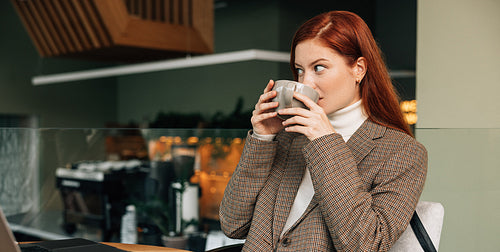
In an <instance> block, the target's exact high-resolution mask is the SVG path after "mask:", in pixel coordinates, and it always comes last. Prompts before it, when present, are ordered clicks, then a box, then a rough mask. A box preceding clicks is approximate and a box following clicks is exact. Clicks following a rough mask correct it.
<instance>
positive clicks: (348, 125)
mask: <svg viewBox="0 0 500 252" xmlns="http://www.w3.org/2000/svg"><path fill="white" fill-rule="evenodd" d="M367 118H368V117H367V116H366V115H365V113H364V110H363V106H362V104H361V100H359V101H357V102H355V103H353V104H351V105H349V106H347V107H345V108H343V109H340V110H338V111H335V112H333V113H332V114H329V115H328V119H329V120H330V123H331V124H332V125H333V128H334V129H335V131H337V133H339V134H340V135H341V136H342V138H344V141H346V142H347V141H348V140H349V138H350V137H351V136H352V134H354V132H356V130H358V128H359V127H360V126H361V124H363V122H364V121H365V120H366V119H367Z"/></svg>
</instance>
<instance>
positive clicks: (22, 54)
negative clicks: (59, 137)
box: [0, 1, 117, 127]
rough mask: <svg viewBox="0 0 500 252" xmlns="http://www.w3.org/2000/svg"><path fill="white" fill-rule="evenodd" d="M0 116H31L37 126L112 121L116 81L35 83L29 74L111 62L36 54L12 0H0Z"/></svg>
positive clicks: (114, 111)
mask: <svg viewBox="0 0 500 252" xmlns="http://www.w3.org/2000/svg"><path fill="white" fill-rule="evenodd" d="M0 34H2V38H1V39H0V55H1V56H0V114H22V115H35V116H37V117H38V118H39V120H40V123H39V125H40V127H103V125H105V123H106V122H113V121H116V113H117V106H116V104H117V102H116V99H117V98H116V79H114V78H109V79H97V80H92V81H82V82H69V83H62V84H56V85H46V86H33V85H32V84H31V77H32V76H34V75H42V74H48V73H55V72H64V71H74V70H83V69H92V68H96V67H102V66H106V65H109V64H105V63H97V62H85V61H78V60H69V59H44V58H40V57H39V55H38V53H37V51H36V49H35V47H34V45H33V44H32V43H31V40H30V39H29V36H28V33H27V32H26V30H25V29H24V26H23V24H22V23H21V20H20V18H19V17H18V16H17V13H16V12H15V10H14V7H13V6H12V3H11V2H10V1H0Z"/></svg>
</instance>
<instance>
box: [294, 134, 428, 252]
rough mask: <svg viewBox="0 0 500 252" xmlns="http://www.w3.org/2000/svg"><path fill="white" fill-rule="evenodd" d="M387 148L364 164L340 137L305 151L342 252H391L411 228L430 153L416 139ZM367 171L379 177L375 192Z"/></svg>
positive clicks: (321, 141)
mask: <svg viewBox="0 0 500 252" xmlns="http://www.w3.org/2000/svg"><path fill="white" fill-rule="evenodd" d="M396 142H397V141H396ZM387 145H390V148H389V147H387V146H385V145H384V144H382V145H379V144H377V145H376V146H375V148H374V149H373V150H372V151H371V152H370V153H369V154H368V155H367V156H366V157H365V158H364V160H362V161H361V162H360V164H357V163H356V161H355V160H354V157H353V155H352V153H351V150H350V149H349V147H348V146H347V144H346V143H345V142H344V141H343V140H342V138H341V136H340V135H339V134H332V135H327V136H323V137H321V138H318V139H315V140H314V141H312V142H311V143H309V144H308V145H307V146H306V147H305V148H304V150H303V151H304V155H305V157H306V162H307V166H308V167H309V170H310V173H311V178H312V181H313V186H314V189H315V192H316V193H317V194H318V195H317V196H319V206H320V209H321V212H322V215H323V217H324V219H325V221H326V224H327V226H328V228H329V232H330V235H331V237H332V240H333V244H334V246H335V248H336V250H337V251H388V250H389V249H390V247H391V246H392V244H394V243H395V242H396V240H397V239H398V238H399V236H400V235H401V233H402V232H403V231H404V230H405V229H406V227H407V226H408V223H409V220H410V218H411V216H412V214H413V212H414V210H415V207H416V205H417V202H418V199H419V197H420V194H421V192H422V189H423V185H424V181H425V176H426V171H427V152H426V150H425V148H424V147H423V146H422V145H421V144H420V143H418V142H417V141H415V140H414V139H413V138H411V137H408V138H407V139H406V140H405V141H401V142H398V143H397V144H394V143H393V142H391V143H388V144H387ZM386 147H387V148H386ZM367 159H368V161H367ZM358 165H359V167H358ZM362 169H370V170H369V172H372V173H374V174H373V177H374V180H373V181H372V182H371V184H372V187H371V188H366V184H367V183H366V181H362V178H361V176H360V174H359V173H360V171H362ZM364 179H366V178H364ZM368 184H369V183H368Z"/></svg>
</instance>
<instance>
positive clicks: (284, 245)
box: [281, 237, 291, 247]
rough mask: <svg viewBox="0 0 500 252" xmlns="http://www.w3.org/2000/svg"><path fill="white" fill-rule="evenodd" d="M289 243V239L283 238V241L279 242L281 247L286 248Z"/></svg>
mask: <svg viewBox="0 0 500 252" xmlns="http://www.w3.org/2000/svg"><path fill="white" fill-rule="evenodd" d="M290 242H291V240H290V238H288V237H285V238H283V240H281V245H283V247H287V246H288V245H290Z"/></svg>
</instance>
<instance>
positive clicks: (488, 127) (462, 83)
mask: <svg viewBox="0 0 500 252" xmlns="http://www.w3.org/2000/svg"><path fill="white" fill-rule="evenodd" d="M499 10H500V2H499V1H490V0H476V1H467V0H458V1H457V0H432V1H431V0H420V1H418V12H417V13H418V22H417V24H418V26H417V27H418V32H417V100H418V116H419V121H418V124H417V129H416V135H417V139H418V140H419V141H421V142H422V143H423V144H424V145H425V146H426V148H427V150H428V153H429V170H428V176H427V181H426V185H425V188H424V192H423V195H422V198H423V199H424V200H428V201H436V202H441V203H442V204H443V205H444V208H445V216H444V217H445V220H444V226H443V231H442V234H441V245H440V251H498V248H499V247H500V240H499V239H498V231H499V225H500V201H499V200H500V183H498V181H499V180H500V169H499V168H500V156H499V153H500V113H499V112H498V111H499V110H500V101H499V100H498V97H497V96H498V93H499V92H500V81H499V78H498V77H499V71H498V69H499V68H500V63H499V61H498V59H499V58H500V29H499V27H500V15H498V14H499Z"/></svg>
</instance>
